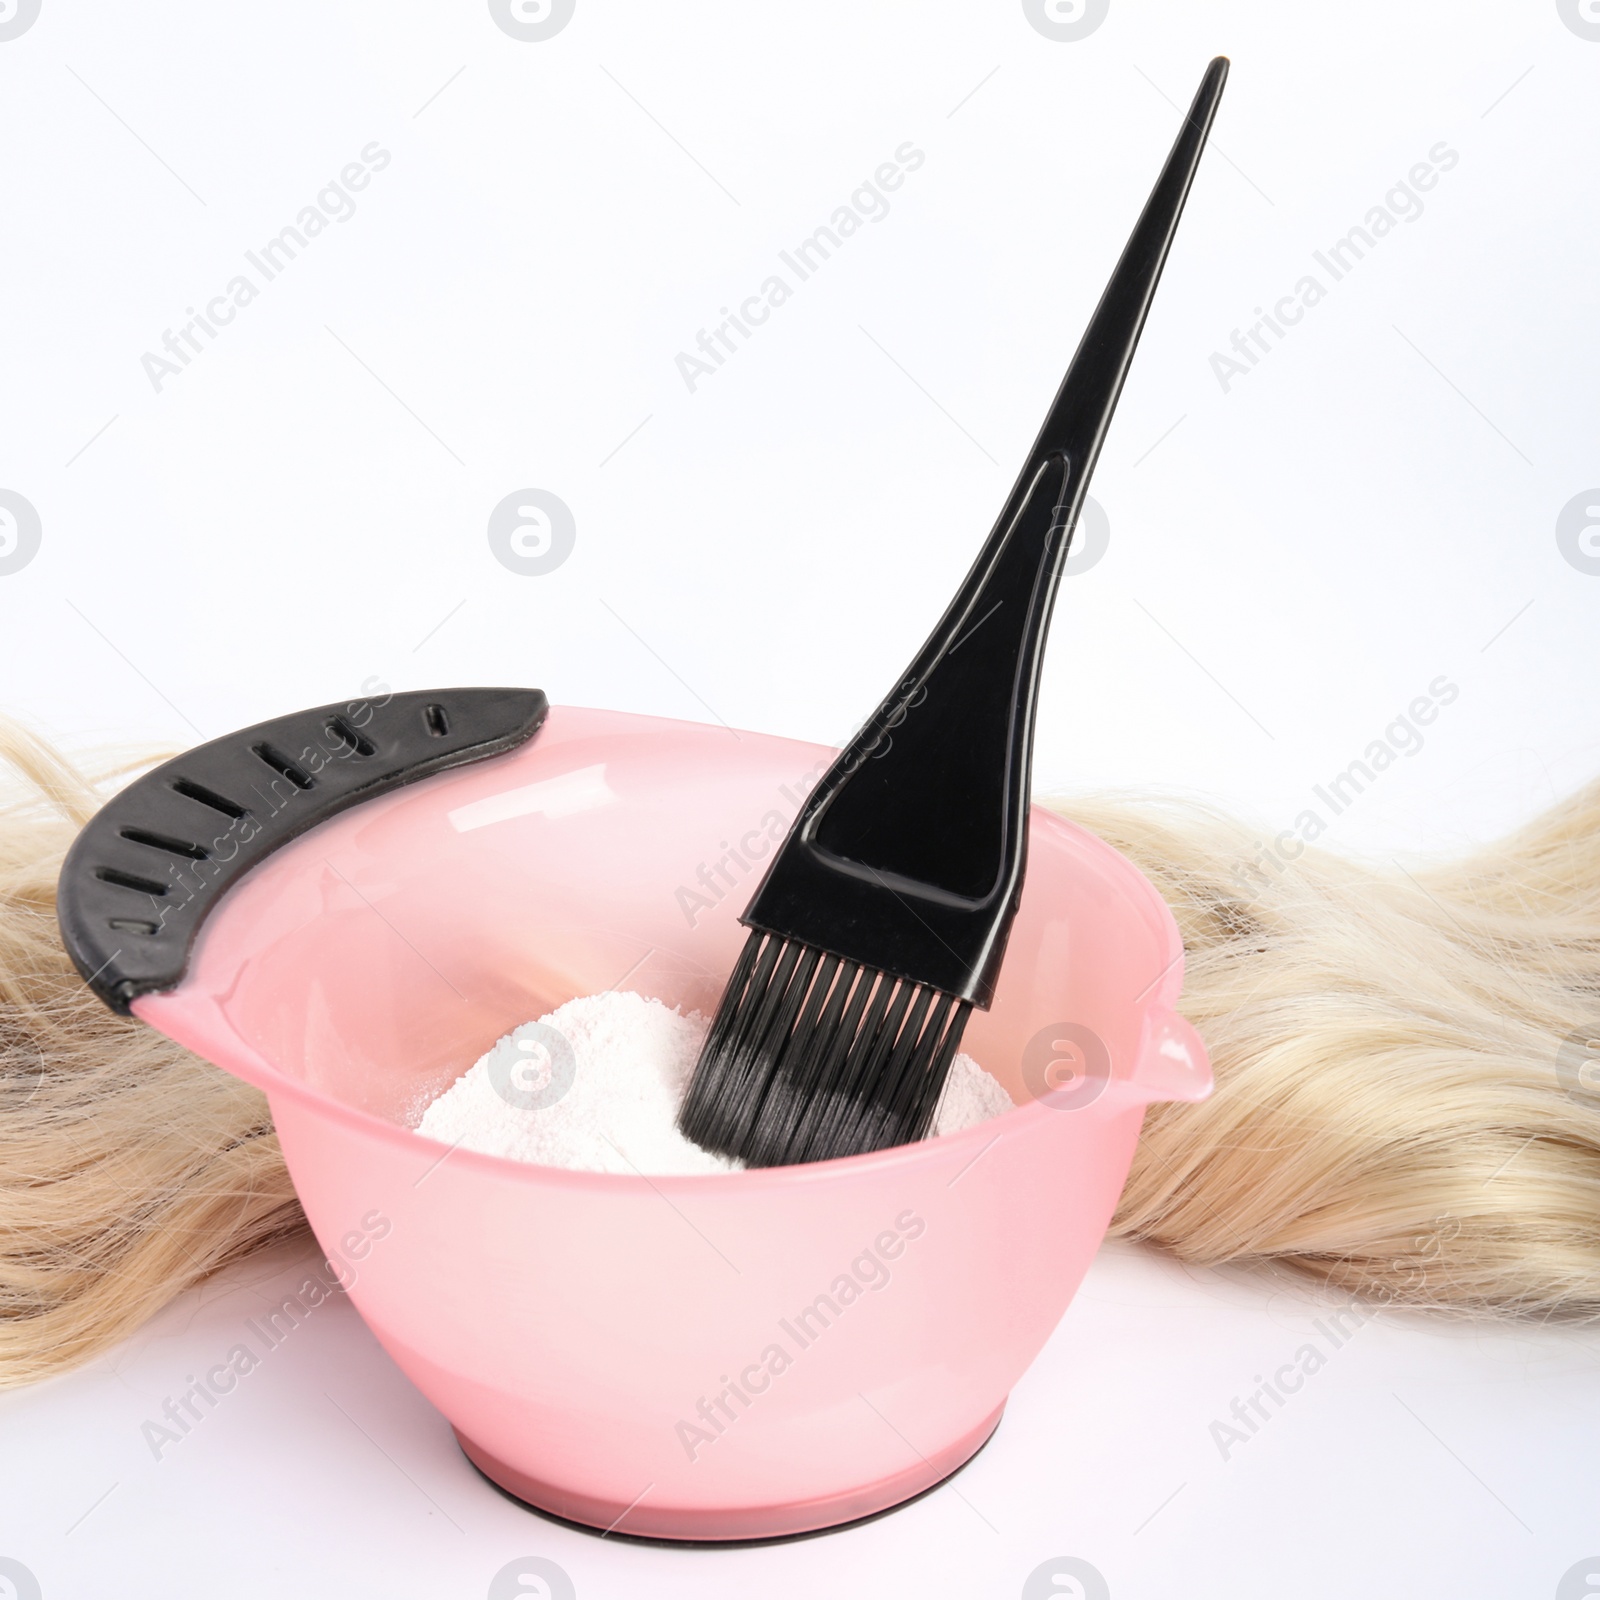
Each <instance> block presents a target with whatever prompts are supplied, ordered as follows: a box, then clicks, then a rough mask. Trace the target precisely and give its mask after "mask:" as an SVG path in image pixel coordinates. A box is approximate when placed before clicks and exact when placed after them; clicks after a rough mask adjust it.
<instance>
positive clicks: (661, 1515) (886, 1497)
mask: <svg viewBox="0 0 1600 1600" xmlns="http://www.w3.org/2000/svg"><path fill="white" fill-rule="evenodd" d="M1004 1411H1005V1406H1004V1404H1002V1405H1001V1406H1000V1407H999V1408H998V1409H997V1410H996V1411H995V1412H994V1414H993V1415H992V1416H989V1417H986V1418H984V1420H983V1421H982V1422H981V1423H979V1424H978V1426H977V1427H976V1428H974V1429H973V1430H972V1431H971V1432H970V1433H968V1434H966V1435H964V1436H963V1437H962V1438H960V1439H958V1440H957V1441H956V1442H955V1443H954V1444H952V1445H948V1446H947V1447H946V1448H945V1449H943V1450H941V1451H939V1452H938V1454H937V1455H934V1456H931V1457H924V1458H923V1459H922V1460H921V1461H919V1462H917V1464H916V1466H915V1467H913V1468H909V1469H907V1470H906V1471H904V1472H898V1473H895V1474H894V1475H892V1476H891V1477H887V1478H880V1479H879V1480H878V1481H877V1482H876V1483H870V1484H864V1485H861V1486H859V1487H857V1488H853V1489H848V1490H846V1491H844V1492H843V1493H841V1494H833V1495H823V1496H819V1497H818V1498H816V1499H814V1500H802V1501H795V1502H792V1503H790V1504H788V1505H772V1506H734V1507H728V1508H721V1509H709V1510H708V1509H706V1508H704V1507H700V1506H688V1507H671V1506H652V1505H651V1504H650V1499H649V1491H648V1490H646V1491H645V1493H644V1494H642V1495H640V1496H639V1498H638V1499H637V1500H635V1501H634V1502H633V1504H632V1505H625V1504H622V1503H621V1502H615V1503H614V1502H611V1501H608V1500H602V1499H598V1498H596V1497H595V1496H592V1495H586V1494H579V1493H576V1492H575V1491H573V1490H571V1489H566V1488H563V1487H561V1486H560V1485H559V1484H553V1483H544V1482H541V1481H540V1480H539V1479H537V1478H532V1477H530V1476H529V1475H528V1474H527V1473H525V1472H521V1471H519V1470H518V1469H517V1468H515V1467H509V1466H507V1465H506V1464H505V1463H504V1462H503V1461H499V1460H497V1459H496V1458H495V1457H494V1456H492V1455H490V1454H489V1452H488V1451H486V1450H482V1449H480V1448H479V1447H478V1446H477V1445H475V1444H474V1443H473V1442H472V1441H471V1440H470V1439H468V1438H466V1437H465V1436H464V1435H463V1434H461V1433H460V1432H459V1431H457V1430H454V1429H452V1432H455V1435H456V1443H457V1444H459V1445H460V1446H461V1449H462V1452H463V1453H464V1454H465V1456H466V1458H467V1460H468V1461H470V1462H471V1463H472V1464H473V1466H475V1467H476V1468H477V1469H478V1471H479V1472H481V1473H482V1474H483V1475H484V1477H486V1478H487V1479H488V1480H489V1481H490V1482H491V1483H492V1484H494V1485H495V1487H496V1488H498V1489H501V1490H503V1491H504V1492H505V1493H506V1494H508V1495H510V1496H511V1498H512V1499H513V1500H519V1501H521V1502H522V1504H523V1505H525V1506H527V1507H528V1508H529V1509H530V1510H533V1511H537V1512H539V1513H540V1514H541V1515H543V1516H547V1517H553V1518H554V1519H555V1520H556V1521H558V1522H564V1523H567V1524H568V1525H569V1526H571V1527H576V1528H582V1529H585V1530H587V1531H588V1532H591V1533H597V1534H599V1535H600V1536H601V1537H602V1538H606V1537H610V1538H613V1539H630V1540H643V1541H645V1542H648V1543H662V1542H664V1543H668V1544H686V1543H687V1544H722V1545H727V1544H764V1543H767V1542H769V1541H772V1540H779V1539H798V1538H804V1537H806V1536H807V1535H808V1534H814V1533H826V1532H830V1531H832V1530H834V1529H838V1528H842V1527H847V1526H850V1525H852V1524H854V1523H858V1522H869V1521H871V1520H872V1519H873V1518H874V1517H880V1516H882V1515H883V1514H884V1513H885V1512H888V1511H894V1510H896V1509H898V1508H899V1507H900V1506H903V1505H906V1504H908V1503H909V1502H910V1501H912V1500H917V1499H920V1498H921V1497H922V1496H923V1495H925V1494H928V1493H929V1492H930V1491H932V1490H934V1489H937V1488H938V1487H939V1485H940V1484H942V1483H943V1482H945V1480H946V1479H948V1478H953V1477H954V1476H955V1475H956V1473H958V1472H960V1471H961V1469H962V1468H963V1467H965V1466H966V1465H967V1463H968V1462H969V1461H971V1460H972V1458H973V1457H974V1456H975V1455H977V1453H978V1452H979V1451H980V1450H981V1449H983V1447H984V1446H985V1445H986V1444H987V1443H988V1442H989V1440H990V1439H991V1438H992V1437H993V1436H994V1431H995V1429H996V1428H998V1427H999V1426H1000V1417H1001V1415H1002V1413H1003V1412H1004Z"/></svg>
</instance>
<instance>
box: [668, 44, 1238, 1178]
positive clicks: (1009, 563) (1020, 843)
mask: <svg viewBox="0 0 1600 1600" xmlns="http://www.w3.org/2000/svg"><path fill="white" fill-rule="evenodd" d="M1227 75H1228V63H1227V60H1226V59H1225V58H1224V57H1221V56H1219V57H1217V59H1216V60H1215V61H1213V62H1212V63H1211V65H1210V66H1209V67H1207V69H1206V74H1205V77H1204V78H1203V79H1202V80H1201V84H1200V91H1199V93H1198V94H1197V95H1196V96H1195V99H1194V104H1193V105H1192V106H1191V107H1190V108H1189V115H1188V117H1187V119H1186V120H1185V122H1184V125H1183V129H1182V131H1181V132H1180V133H1179V135H1178V139H1177V143H1176V144H1175V145H1174V146H1173V148H1172V154H1171V155H1170V156H1168V158H1167V164H1166V166H1165V167H1164V168H1163V169H1162V173H1161V176H1160V178H1159V179H1158V180H1157V182H1156V186H1155V189H1154V190H1153V191H1152V193H1151V196H1150V199H1149V201H1148V202H1147V204H1146V205H1145V208H1144V212H1143V214H1142V215H1141V216H1140V218H1139V222H1138V225H1137V226H1136V227H1135V228H1134V230H1133V236H1132V238H1130V239H1129V241H1128V245H1127V248H1126V249H1125V250H1124V251H1123V253H1122V259H1121V260H1120V261H1119V262H1118V263H1117V269H1116V271H1115V272H1114V273H1113V274H1112V277H1111V282H1110V283H1109V284H1108V285H1107V287H1106V291H1105V293H1104V294H1103V295H1102V296H1101V298H1100V304H1099V305H1098V306H1097V307H1096V308H1095V312H1094V316H1093V317H1092V318H1091V320H1090V322H1089V327H1088V330H1087V331H1086V332H1085V334H1084V336H1083V339H1082V342H1081V343H1080V344H1079V346H1078V350H1077V354H1076V355H1074V356H1073V358H1072V365H1071V367H1070V368H1069V369H1068V371H1067V375H1066V378H1065V379H1064V380H1063V382H1062V385H1061V388H1060V390H1059V391H1058V392H1057V394H1056V398H1055V402H1054V404H1053V405H1052V406H1051V407H1050V414H1049V415H1048V416H1047V417H1046V418H1045V422H1044V426H1043V427H1042V428H1041V429H1040V430H1039V437H1038V438H1037V439H1036V440H1035V441H1034V445H1033V449H1032V451H1030V453H1029V455H1028V460H1027V465H1026V466H1024V467H1023V469H1022V473H1021V475H1020V476H1019V477H1018V479H1017V482H1016V486H1015V487H1014V488H1013V489H1012V491H1011V495H1010V497H1009V499H1008V500H1007V501H1006V504H1005V507H1004V509H1003V510H1002V511H1001V513H1000V517H999V520H998V521H997V522H996V523H995V526H994V531H993V532H992V533H991V534H990V535H989V538H988V541H987V542H986V543H985V545H984V547H983V550H982V551H981V553H980V554H979V556H978V559H977V561H976V563H975V564H974V565H973V568H972V570H971V572H969V573H968V574H967V577H966V580H965V582H964V583H963V584H962V585H961V589H960V591H959V592H958V593H957V595H956V597H955V599H954V600H953V601H952V602H951V603H950V607H949V609H948V610H947V611H946V612H945V614H944V616H943V618H942V619H941V620H940V622H939V625H938V627H937V628H935V629H934V631H933V633H932V635H931V636H930V637H929V639H928V642H927V643H926V644H925V645H924V646H923V648H922V651H921V653H920V654H919V655H918V656H917V658H916V660H915V661H913V662H912V664H911V666H910V667H909V668H908V669H907V671H906V674H905V676H904V677H903V678H901V680H900V681H899V683H897V684H896V685H895V687H894V689H893V691H892V692H891V693H890V694H889V696H888V698H887V699H886V700H885V701H884V702H883V704H882V705H881V706H879V707H878V709H877V711H876V713H874V715H873V716H872V718H871V720H870V721H869V722H868V723H867V724H866V726H865V727H864V728H862V730H861V732H860V733H859V734H857V735H856V737H855V738H854V739H853V740H852V741H851V743H850V745H849V746H848V747H847V748H846V749H845V750H844V751H843V753H842V754H841V755H840V756H839V758H838V760H837V761H835V762H834V764H833V766H832V767H831V768H830V769H829V771H828V773H827V776H826V777H824V778H823V780H822V781H821V783H819V784H818V785H817V787H816V788H815V790H813V791H812V793H811V795H810V796H809V798H808V799H807V801H806V804H805V806H804V808H803V809H802V810H801V812H800V815H799V816H798V817H796V818H795V822H794V826H793V827H792V828H791V829H790V831H789V836H788V838H787V839H785V841H784V842H783V844H782V845H781V846H780V847H779V849H778V852H777V854H776V855H775V856H774V858H773V861H772V864H771V866H770V867H769V868H768V870H767V873H766V876H765V877H764V878H763V879H762V881H761V886H760V888H759V889H757V890H756V893H755V897H754V899H752V900H751V902H750V904H749V906H748V907H747V908H746V910H745V913H744V916H743V917H742V918H741V920H742V921H743V923H744V924H745V926H746V927H747V928H749V929H750V937H749V939H748V940H747V942H746V944H745V947H744V950H743V952H742V954H741V955H740V957H739V961H738V964H737V965H736V966H735V968H734V971H733V976H732V977H731V978H730V979H729V981H728V987H727V989H726V991H725V992H724V994H723V997H722V1004H721V1006H720V1007H719V1008H718V1011H717V1015H716V1018H715V1020H714V1021H713V1023H712V1025H711V1031H710V1033H709V1034H708V1035H707V1037H706V1042H705V1045H704V1047H703V1049H702V1050H701V1054H700V1060H699V1063H698V1064H697V1066H696V1068H695V1074H694V1079H693V1081H692V1082H691V1084H690V1086H689V1093H688V1096H687V1097H686V1099H685V1101H684V1104H683V1109H682V1111H681V1112H680V1113H679V1117H678V1126H679V1128H680V1129H682V1131H683V1133H684V1134H685V1135H686V1136H687V1137H688V1138H690V1139H692V1140H694V1142H695V1143H696V1144H699V1145H702V1146H704V1147H705V1148H706V1149H708V1150H714V1151H717V1152H719V1153H721V1154H723V1155H727V1156H734V1157H737V1158H739V1159H741V1160H743V1161H745V1162H747V1163H749V1164H750V1165H751V1166H780V1165H787V1164H791V1163H794V1162H802V1161H826V1160H829V1159H831V1158H833V1157H835V1156H850V1155H860V1154H862V1153H864V1152H866V1151H869V1150H881V1149H884V1148H885V1147H887V1146H890V1145H897V1144H907V1143H909V1142H911V1141H912V1140H914V1139H920V1138H922V1137H924V1136H925V1135H926V1133H927V1132H928V1129H929V1127H930V1125H931V1124H932V1121H933V1115H934V1112H935V1110H936V1109H937V1107H938V1103H939V1096H940V1094H941V1093H942V1092H943V1089H944V1083H945V1078H946V1076H947V1075H948V1073H949V1070H950V1063H951V1061H952V1060H953V1059H954V1058H955V1053H956V1048H957V1046H958V1045H959V1044H960V1042H961V1035H962V1032H963V1030H964V1029H965V1027H966V1022H967V1017H968V1015H969V1014H970V1012H971V1010H972V1007H973V1006H975V1005H976V1006H981V1007H984V1008H985V1009H987V1007H988V1005H989V1002H990V1001H991V1000H992V999H993V996H994V987H995V981H996V978H997V977H998V975H999V970H1000V962H1001V959H1002V957H1003V956H1004V954H1005V947H1006V939H1007V936H1008V935H1009V934H1010V931H1011V923H1012V919H1013V918H1014V916H1015V915H1016V909H1017V903H1018V900H1019V899H1020V897H1021V893H1022V878H1023V869H1024V864H1025V859H1026V854H1027V842H1028V791H1029V780H1030V775H1031V768H1032V759H1033V722H1034V710H1035V703H1036V701H1037V698H1038V687H1039V669H1040V665H1041V662H1042V660H1043V656H1044V640H1045V632H1046V630H1047V629H1048V627H1049V624H1050V611H1051V606H1052V604H1053V602H1054V599H1055V592H1056V585H1057V583H1058V582H1059V581H1060V577H1061V568H1062V564H1063V562H1064V561H1065V559H1066V555H1067V548H1068V545H1069V543H1070V541H1071V538H1072V530H1073V526H1074V524H1075V523H1076V522H1077V518H1078V510H1079V507H1080V506H1082V504H1083V499H1084V493H1085V491H1086V489H1087V488H1088V484H1089V475H1090V473H1091V472H1092V471H1093V470H1094V464H1095V459H1096V457H1097V456H1098V455H1099V453H1100V445H1101V442H1102V441H1103V440H1104V438H1105V434H1106V428H1107V427H1108V425H1109V424H1110V421H1111V414H1112V412H1113V411H1114V410H1115V409H1116V403H1117V396H1118V395H1119V394H1120V393H1121V391H1122V383H1123V379H1124V378H1125V377H1126V376H1127V372H1128V366H1129V363H1130V362H1131V361H1132V360H1133V352H1134V348H1135V347H1136V346H1137V344H1138V342H1139V333H1140V330H1141V329H1142V328H1143V326H1144V320H1145V314H1146V313H1147V312H1148V310H1149V308H1150V301H1151V299H1152V297H1153V296H1154V294H1155V288H1156V284H1157V282H1158V281H1159V280H1160V277H1161V268H1162V265H1163V263H1164V262H1165V261H1166V257H1167V250H1168V248H1169V246H1170V245H1171V243H1172V236H1173V234H1174V232H1175V231H1176V229H1177V225H1178V218H1179V216H1180V215H1181V214H1182V212H1183V205H1184V201H1185V199H1186V198H1187V196H1188V193H1189V185H1190V183H1191V182H1192V181H1193V179H1194V174H1195V168H1196V167H1197V166H1198V164H1199V161H1200V152H1201V151H1202V149H1203V148H1204V147H1205V141H1206V135H1207V133H1208V132H1209V131H1210V127H1211V122H1212V118H1213V117H1214V116H1215V115H1216V110H1217V102H1218V100H1219V99H1220V98H1221V96H1222V86H1223V83H1224V82H1225V80H1226V78H1227Z"/></svg>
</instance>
